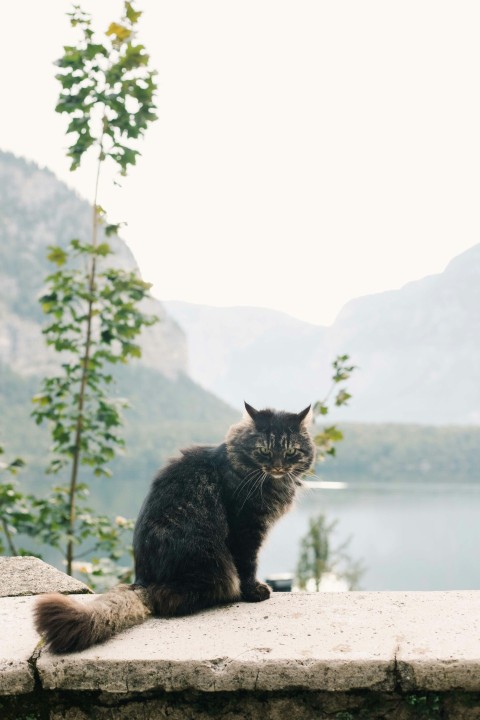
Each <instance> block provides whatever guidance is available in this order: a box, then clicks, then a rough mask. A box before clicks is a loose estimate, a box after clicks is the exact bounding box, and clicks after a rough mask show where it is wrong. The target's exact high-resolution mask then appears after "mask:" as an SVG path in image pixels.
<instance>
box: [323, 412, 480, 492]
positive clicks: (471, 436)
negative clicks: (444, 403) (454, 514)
mask: <svg viewBox="0 0 480 720" xmlns="http://www.w3.org/2000/svg"><path fill="white" fill-rule="evenodd" d="M340 429H341V431H342V432H343V433H344V435H345V438H346V439H345V441H344V443H343V446H342V452H341V453H340V454H339V456H338V457H337V460H336V462H335V463H328V464H327V463H324V464H323V465H322V466H321V467H319V468H317V472H320V473H321V476H322V479H326V480H328V479H331V480H347V481H348V482H349V483H350V482H358V483H379V484H388V483H405V482H409V483H418V484H422V483H426V482H427V483H428V482H431V483H446V484H448V485H450V486H452V485H455V484H460V483H478V480H479V474H478V468H479V466H480V428H478V427H472V426H470V427H461V426H447V427H432V426H426V425H424V426H422V425H407V424H386V423H381V424H380V423H378V424H374V423H369V424H368V423H345V424H343V423H342V424H341V425H340Z"/></svg>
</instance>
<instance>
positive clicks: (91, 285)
mask: <svg viewBox="0 0 480 720" xmlns="http://www.w3.org/2000/svg"><path fill="white" fill-rule="evenodd" d="M102 162H103V134H102V136H101V138H100V154H99V159H98V165H97V177H96V181H95V193H94V199H93V207H92V216H93V217H92V245H93V247H94V248H95V247H96V246H97V227H98V205H97V198H98V183H99V179H100V167H101V164H102ZM96 260H97V259H96V256H95V255H92V257H91V263H90V270H89V276H88V290H89V295H90V297H89V301H88V306H87V308H88V309H87V333H86V337H85V354H84V356H83V358H82V364H83V367H82V377H81V380H80V392H79V396H78V408H77V409H78V415H77V423H76V427H75V441H74V448H75V449H74V452H73V458H72V471H71V474H70V486H69V491H68V498H69V519H68V533H69V536H70V539H69V540H68V541H67V549H66V561H67V575H72V565H73V547H74V541H73V536H74V532H75V501H76V493H77V484H78V469H79V466H80V455H81V452H80V443H81V440H82V431H83V408H84V406H85V395H86V390H87V382H88V364H89V362H90V352H91V349H92V322H93V306H94V301H93V293H94V290H95V278H96V268H97V262H96Z"/></svg>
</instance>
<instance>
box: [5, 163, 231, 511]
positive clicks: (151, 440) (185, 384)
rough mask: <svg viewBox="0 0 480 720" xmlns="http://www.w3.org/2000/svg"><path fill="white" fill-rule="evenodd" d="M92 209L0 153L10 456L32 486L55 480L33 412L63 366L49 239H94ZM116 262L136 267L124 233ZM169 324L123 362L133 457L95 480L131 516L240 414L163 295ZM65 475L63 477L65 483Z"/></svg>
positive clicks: (103, 497) (106, 505)
mask: <svg viewBox="0 0 480 720" xmlns="http://www.w3.org/2000/svg"><path fill="white" fill-rule="evenodd" d="M90 219H91V208H90V206H89V205H88V203H87V202H85V201H84V200H82V199H81V198H79V197H78V196H77V195H76V194H75V193H74V192H73V191H72V190H70V189H69V188H68V187H67V186H66V185H65V184H64V183H62V182H60V181H59V180H57V179H56V178H55V176H54V175H53V174H52V173H51V172H50V171H49V170H46V169H43V168H39V167H38V166H37V165H35V164H34V163H31V162H27V161H26V160H23V159H20V158H17V157H15V156H14V155H12V154H10V153H3V152H0V408H1V412H0V439H1V441H2V443H3V444H4V445H5V448H6V452H7V453H8V456H9V457H11V456H15V455H16V454H19V455H21V456H22V457H23V458H24V459H25V460H26V461H27V469H26V471H25V472H24V473H22V477H23V478H24V482H25V484H26V485H27V486H28V487H30V488H35V489H36V490H41V489H43V488H44V486H46V485H49V484H51V482H52V478H46V477H45V473H44V467H45V464H46V458H47V456H48V446H49V436H48V433H47V432H46V429H45V428H43V427H41V428H37V427H36V426H35V424H34V423H33V420H31V419H30V413H31V410H32V404H31V397H32V395H34V394H35V393H36V392H38V390H39V385H40V380H41V378H42V377H43V376H44V375H45V374H48V373H51V372H52V371H54V370H55V368H56V366H57V364H58V362H59V359H58V356H57V355H56V354H55V353H54V352H53V351H50V350H47V349H46V348H45V344H44V338H43V336H42V332H41V327H42V322H43V320H44V317H43V313H42V311H41V309H40V307H39V304H38V300H37V298H38V296H39V295H40V293H41V290H42V285H43V282H44V278H45V276H46V275H47V274H48V273H49V272H51V271H52V268H51V265H50V263H49V262H48V261H47V259H46V255H47V246H48V245H51V244H59V245H63V246H65V245H66V244H67V242H68V241H69V240H70V239H71V238H84V239H88V237H89V235H88V233H89V221H90ZM109 242H110V244H111V245H112V247H113V250H114V256H111V257H110V258H109V262H111V264H112V265H116V266H120V267H123V268H124V269H127V270H136V269H137V268H136V263H135V260H134V258H133V256H132V254H131V252H130V250H129V249H128V247H127V246H126V245H125V243H124V242H123V241H122V240H121V239H119V238H116V239H111V238H110V239H109ZM145 309H146V310H147V311H148V312H152V313H154V314H156V315H157V316H158V317H159V318H160V321H159V322H158V323H157V324H156V325H154V326H153V327H151V328H146V329H145V331H144V332H143V334H142V337H141V339H140V344H141V347H142V358H141V360H140V361H134V362H132V363H130V364H129V365H127V366H125V367H115V368H114V373H113V374H114V376H115V387H114V389H113V393H114V394H115V395H117V396H119V397H125V398H128V400H129V402H130V404H131V409H130V410H128V411H126V413H125V439H126V443H127V450H126V455H125V456H122V457H118V458H117V460H116V461H115V463H114V465H113V470H114V480H112V481H105V482H102V483H99V482H97V481H95V480H93V479H92V478H90V477H88V476H87V475H86V474H84V479H87V477H88V479H89V480H92V488H93V490H94V492H95V496H96V501H97V504H99V505H100V506H101V507H103V509H110V508H111V507H112V503H114V505H115V508H116V511H117V512H120V513H123V514H125V515H131V514H132V513H133V511H134V510H136V509H137V508H138V506H139V504H140V502H141V500H142V498H143V496H144V494H145V490H146V488H147V486H148V484H149V482H150V480H151V478H152V476H153V474H154V472H155V471H156V469H157V468H158V466H159V465H160V464H161V463H162V462H164V461H165V459H166V458H167V457H168V456H170V455H172V454H174V453H175V452H176V450H177V448H179V447H183V446H185V445H189V444H191V443H194V442H201V443H210V442H218V441H219V440H220V439H221V438H222V437H223V436H224V433H225V430H226V428H227V427H228V426H229V425H230V424H231V423H232V422H234V421H235V420H236V419H238V415H239V414H238V412H236V411H234V410H233V409H232V408H231V407H229V406H228V405H227V404H226V403H225V402H223V401H221V400H219V399H218V398H217V397H215V396H214V395H213V394H212V393H211V392H209V391H208V390H206V389H204V388H201V387H200V386H199V385H198V384H196V383H195V382H194V381H193V380H192V379H191V378H190V377H189V376H188V373H187V343H186V338H185V334H184V332H183V330H182V329H181V328H180V327H179V325H178V323H177V322H176V321H175V320H174V319H173V318H172V317H171V315H169V314H168V313H167V312H166V310H165V308H164V306H163V305H162V304H161V303H160V302H159V301H157V300H153V299H151V300H149V301H148V306H147V307H146V308H145ZM58 481H59V480H57V482H58Z"/></svg>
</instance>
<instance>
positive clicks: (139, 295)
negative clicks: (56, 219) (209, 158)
mask: <svg viewBox="0 0 480 720" xmlns="http://www.w3.org/2000/svg"><path fill="white" fill-rule="evenodd" d="M68 15H69V17H70V24H71V25H72V27H73V28H75V29H76V30H77V31H78V34H79V37H78V41H77V43H76V44H75V45H67V46H64V53H63V56H62V57H61V58H60V59H59V60H58V61H57V66H58V67H59V69H60V71H59V73H58V74H57V75H56V78H57V80H58V81H59V82H60V85H61V90H60V96H59V100H58V103H57V106H56V111H57V112H59V113H66V114H67V115H68V116H69V124H68V127H67V134H68V135H69V136H70V137H71V144H70V147H69V149H68V152H67V155H68V157H70V159H71V170H75V169H77V168H78V167H79V166H80V164H81V163H82V162H83V160H84V158H85V156H86V154H87V153H88V152H89V151H90V150H92V152H96V172H95V179H94V191H93V204H92V225H91V237H90V240H89V241H88V242H87V241H85V240H80V239H73V240H71V241H70V243H69V245H68V247H67V248H66V249H65V248H63V247H60V246H51V247H50V248H49V255H48V259H49V260H50V261H51V262H52V263H53V264H55V265H56V267H57V269H56V270H55V271H54V272H53V273H51V274H50V275H49V276H48V277H47V279H46V283H47V288H46V290H45V292H44V294H43V296H42V297H41V298H40V303H41V306H42V309H43V311H44V312H45V314H46V315H47V317H48V323H47V325H46V327H45V328H44V330H43V332H44V335H45V338H46V343H47V345H49V346H50V347H52V348H53V349H54V350H55V351H56V352H58V353H62V354H63V355H62V357H63V358H64V361H63V363H62V365H61V372H60V373H59V374H57V375H55V376H53V377H48V378H45V380H44V381H43V383H42V386H41V389H40V392H39V393H38V394H37V395H36V396H35V397H34V398H33V401H34V403H35V409H34V411H33V417H34V418H35V421H36V422H37V424H39V425H40V424H42V423H43V422H47V423H48V424H49V427H50V430H51V435H52V440H53V446H52V459H51V462H50V464H49V466H48V471H49V472H51V473H59V472H60V471H62V470H64V469H65V468H66V467H70V479H69V484H68V487H65V488H64V487H56V488H54V490H53V492H52V495H51V497H50V498H49V499H48V501H39V503H40V504H38V505H37V506H36V507H37V510H38V511H39V513H40V518H41V522H42V528H43V530H42V533H41V535H42V539H43V541H44V542H48V543H49V544H52V545H54V546H56V547H59V545H60V544H62V543H65V548H66V549H65V558H66V566H67V572H68V574H72V570H73V562H74V548H75V546H76V545H78V544H79V543H81V542H83V541H85V540H86V539H87V538H89V537H96V538H97V539H98V542H97V543H95V545H94V550H95V551H96V550H98V549H99V548H102V549H103V550H105V549H107V550H108V547H107V546H108V542H107V539H108V537H110V538H111V542H112V543H113V545H112V547H113V546H115V545H116V544H118V542H119V536H118V533H116V532H113V531H112V527H113V526H109V527H110V531H112V532H110V531H108V532H110V536H109V534H108V532H107V521H106V520H105V519H104V518H103V517H101V518H97V521H95V522H94V520H93V519H92V518H93V515H92V514H91V510H90V509H86V508H82V506H81V505H79V503H81V502H82V501H83V500H84V496H85V485H84V484H80V483H79V471H80V466H81V465H87V466H90V467H91V468H92V470H93V472H94V474H95V475H109V474H110V473H109V470H108V468H107V465H108V463H109V462H110V461H111V460H112V459H113V458H114V456H115V453H116V451H117V450H118V449H121V448H123V445H124V441H123V439H122V437H121V435H120V427H121V424H122V418H121V409H122V408H124V407H125V406H126V401H124V400H121V399H116V400H115V399H112V398H111V397H110V396H109V394H108V393H107V388H108V387H109V386H110V385H111V383H112V380H113V377H112V374H111V371H110V369H109V366H111V365H115V364H117V363H126V362H128V361H129V360H130V359H132V358H139V357H140V356H141V349H140V346H139V345H138V343H137V341H136V340H137V337H138V335H139V334H140V333H141V332H142V330H143V329H144V328H145V327H148V326H149V325H152V324H153V323H155V322H156V321H157V318H156V317H154V316H152V315H147V314H145V313H144V312H143V311H142V310H141V306H142V303H143V301H144V299H145V298H146V297H147V296H148V291H149V288H150V285H149V284H148V283H145V282H143V280H141V279H140V278H139V277H137V276H136V274H135V273H132V272H125V271H123V270H120V269H118V268H112V267H110V268H105V264H106V258H108V257H109V256H110V255H111V254H112V250H111V248H110V245H109V244H108V242H107V240H106V238H108V237H110V236H111V235H116V233H117V232H118V229H119V227H120V225H121V223H117V224H111V223H109V222H108V221H107V218H106V214H105V211H104V209H103V208H102V207H101V205H99V202H98V195H99V183H100V176H101V170H102V167H103V165H104V163H105V162H106V161H107V160H108V161H110V163H113V166H114V167H116V169H117V171H118V172H119V173H120V175H121V176H124V175H126V173H127V171H128V169H129V167H130V166H132V165H134V164H135V162H136V159H137V156H138V154H139V150H138V149H137V141H138V140H139V139H140V138H141V137H142V136H143V134H144V132H145V130H146V129H147V126H148V125H149V123H150V122H151V121H153V120H155V119H156V114H155V91H156V89H157V85H156V81H155V71H153V70H151V69H149V67H148V65H149V56H148V54H147V53H146V51H145V48H144V46H143V45H141V44H140V43H138V41H137V40H136V24H137V22H138V20H139V18H140V16H141V12H140V11H137V10H136V9H135V8H134V6H133V3H132V2H125V3H124V13H123V16H122V18H121V21H120V22H112V23H110V25H109V27H108V29H107V30H106V32H105V33H104V34H103V35H99V34H97V33H95V32H94V30H93V29H92V19H91V17H90V15H88V14H87V13H85V12H84V11H83V10H82V9H81V8H80V7H79V6H78V5H75V6H74V7H73V10H72V12H71V13H69V14H68ZM101 232H102V233H103V236H102V237H100V233H101ZM85 267H86V270H85V269H82V268H85ZM86 518H87V519H88V521H87V520H86ZM48 523H50V528H47V525H48ZM105 543H107V545H106V544H105ZM108 552H109V553H110V556H111V559H114V555H115V553H114V552H113V550H112V549H110V550H108Z"/></svg>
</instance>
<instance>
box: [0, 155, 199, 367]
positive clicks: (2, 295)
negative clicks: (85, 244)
mask: <svg viewBox="0 0 480 720" xmlns="http://www.w3.org/2000/svg"><path fill="white" fill-rule="evenodd" d="M90 222H91V209H90V206H89V204H88V203H87V202H86V201H85V200H82V199H81V198H79V197H78V196H77V195H76V194H75V193H74V192H73V191H72V190H70V189H69V188H68V187H67V186H66V185H65V184H64V183H62V182H60V181H59V180H57V178H56V177H55V176H54V175H53V173H51V172H50V171H49V170H46V169H41V168H39V167H38V166H37V165H35V164H34V163H31V162H27V161H26V160H23V159H21V158H17V157H15V156H14V155H12V154H10V153H4V152H0V318H1V322H0V362H3V363H4V364H6V365H10V366H12V367H14V368H15V371H16V372H18V373H20V374H22V375H28V374H30V373H33V372H37V373H38V372H45V371H47V370H48V368H49V367H51V363H52V358H53V361H55V360H56V359H55V357H54V356H53V355H52V354H51V353H49V352H48V351H47V349H46V348H45V344H44V341H43V337H42V335H41V333H40V332H39V328H40V323H42V322H43V319H44V318H43V314H42V311H41V308H40V307H39V304H38V302H37V298H38V296H39V294H40V291H41V289H42V285H43V281H44V278H45V276H46V275H47V273H48V272H51V271H52V266H51V264H50V263H49V262H48V261H47V259H46V254H47V247H48V245H52V244H59V245H64V246H65V245H66V244H67V243H68V241H69V240H71V239H72V238H81V239H86V240H88V238H89V233H90ZM109 242H110V243H111V245H112V247H113V248H114V251H115V258H114V261H112V262H113V263H114V264H115V265H116V266H117V267H118V266H119V267H123V268H125V269H128V270H131V269H136V263H135V260H134V258H133V255H132V254H131V252H130V250H129V249H128V247H127V246H126V245H125V243H124V242H123V241H122V240H121V239H110V240H109ZM109 261H111V260H110V258H109ZM148 310H150V311H151V312H154V313H155V314H156V315H158V316H159V317H160V319H161V322H159V323H157V324H156V325H155V326H153V327H152V328H149V329H148V330H146V331H145V333H144V335H143V337H142V339H141V345H142V348H143V357H142V360H141V362H142V364H143V365H146V366H147V367H152V368H154V369H156V370H159V371H160V372H161V373H163V374H164V375H166V376H168V377H172V378H173V377H175V376H176V375H177V374H178V373H179V372H186V369H187V368H186V342H185V336H184V334H183V332H182V331H181V330H180V328H179V327H178V325H177V323H176V322H175V321H174V320H173V319H172V318H171V317H170V316H168V315H167V313H166V312H165V310H164V308H163V306H162V305H161V303H159V302H158V301H151V303H149V306H148ZM33 357H34V358H35V363H32V358H33Z"/></svg>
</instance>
